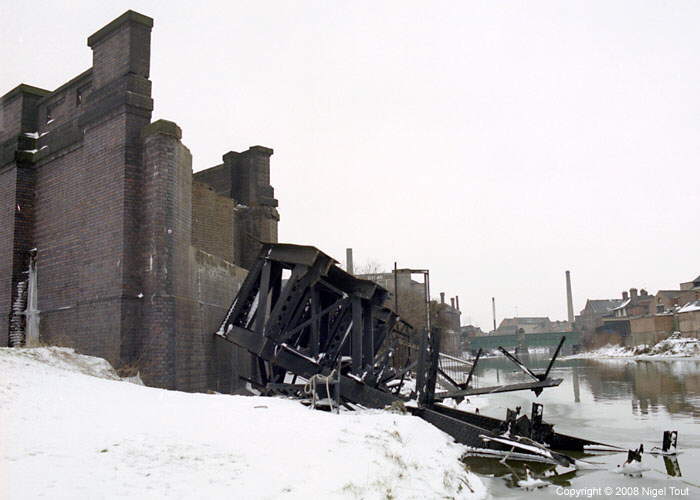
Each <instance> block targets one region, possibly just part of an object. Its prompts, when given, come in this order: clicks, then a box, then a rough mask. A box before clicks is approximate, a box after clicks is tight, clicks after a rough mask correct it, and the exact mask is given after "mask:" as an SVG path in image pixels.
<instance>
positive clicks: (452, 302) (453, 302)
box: [450, 297, 455, 309]
mask: <svg viewBox="0 0 700 500" xmlns="http://www.w3.org/2000/svg"><path fill="white" fill-rule="evenodd" d="M450 305H451V306H452V309H454V308H455V299H454V297H452V298H450Z"/></svg>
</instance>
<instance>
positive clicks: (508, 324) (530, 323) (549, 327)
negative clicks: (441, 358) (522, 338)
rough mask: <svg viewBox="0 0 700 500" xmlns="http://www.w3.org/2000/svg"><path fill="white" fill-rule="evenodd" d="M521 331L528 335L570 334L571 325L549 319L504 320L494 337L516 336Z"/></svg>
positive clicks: (566, 322)
mask: <svg viewBox="0 0 700 500" xmlns="http://www.w3.org/2000/svg"><path fill="white" fill-rule="evenodd" d="M520 330H523V332H524V333H525V334H526V335H527V334H530V333H557V332H570V331H571V324H570V323H569V322H568V321H552V320H550V319H549V318H548V317H522V316H520V317H515V318H503V320H502V321H501V323H500V324H499V325H498V328H496V331H495V332H494V335H514V334H516V333H518V332H519V331H520Z"/></svg>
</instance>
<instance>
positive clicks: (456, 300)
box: [455, 295, 460, 311]
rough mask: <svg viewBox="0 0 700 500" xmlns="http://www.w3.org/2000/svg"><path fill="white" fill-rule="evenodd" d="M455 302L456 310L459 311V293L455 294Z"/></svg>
mask: <svg viewBox="0 0 700 500" xmlns="http://www.w3.org/2000/svg"><path fill="white" fill-rule="evenodd" d="M455 304H456V305H457V310H458V311H459V310H460V309H459V295H455Z"/></svg>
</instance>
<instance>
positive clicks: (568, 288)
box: [566, 271, 574, 325]
mask: <svg viewBox="0 0 700 500" xmlns="http://www.w3.org/2000/svg"><path fill="white" fill-rule="evenodd" d="M566 311H567V313H568V315H569V324H571V325H573V324H574V299H573V298H572V297H571V273H570V272H569V271H566Z"/></svg>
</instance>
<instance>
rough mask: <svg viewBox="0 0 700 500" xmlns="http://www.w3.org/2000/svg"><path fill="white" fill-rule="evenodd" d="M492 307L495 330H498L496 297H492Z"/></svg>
mask: <svg viewBox="0 0 700 500" xmlns="http://www.w3.org/2000/svg"><path fill="white" fill-rule="evenodd" d="M491 308H492V309H493V331H494V332H495V331H496V297H491Z"/></svg>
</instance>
